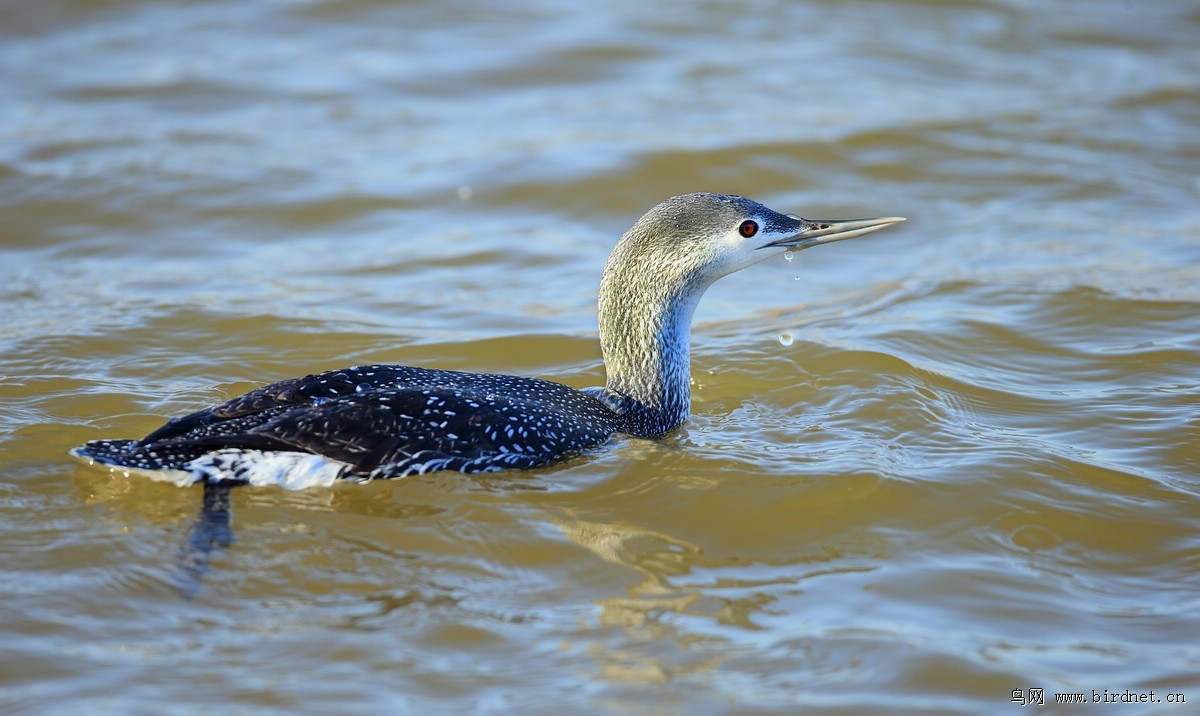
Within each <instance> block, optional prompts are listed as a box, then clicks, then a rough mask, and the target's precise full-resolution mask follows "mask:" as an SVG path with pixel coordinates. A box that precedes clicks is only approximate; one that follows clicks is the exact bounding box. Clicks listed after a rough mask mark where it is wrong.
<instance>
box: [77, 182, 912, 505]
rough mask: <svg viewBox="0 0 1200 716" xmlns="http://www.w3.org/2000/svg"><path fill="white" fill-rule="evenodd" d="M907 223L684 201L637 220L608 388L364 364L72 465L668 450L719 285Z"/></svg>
mask: <svg viewBox="0 0 1200 716" xmlns="http://www.w3.org/2000/svg"><path fill="white" fill-rule="evenodd" d="M900 221H904V219H903V218H901V217H885V218H876V219H853V220H812V219H802V218H800V217H797V216H792V215H787V214H782V213H779V212H777V211H774V210H772V209H768V208H767V207H765V206H763V205H762V204H759V203H758V202H755V201H751V200H750V199H746V198H743V197H740V196H735V195H730V194H709V193H698V194H687V195H684V196H677V197H674V198H672V199H668V200H667V201H664V202H663V203H661V204H659V205H658V206H655V207H654V208H652V209H650V211H648V212H647V213H646V214H645V215H644V216H642V217H641V218H640V219H638V221H637V222H636V223H635V224H634V225H633V227H632V228H630V229H629V231H627V232H626V233H625V235H624V236H622V237H621V239H620V241H618V242H617V245H616V247H615V248H614V249H613V251H612V254H611V255H610V256H609V258H608V262H607V263H606V264H605V267H604V273H603V275H602V277H601V280H600V295H599V323H600V347H601V352H602V354H603V357H604V366H605V372H606V376H607V381H606V384H605V385H604V386H603V387H593V388H585V389H583V390H577V389H575V388H571V387H568V386H566V385H563V384H560V383H555V382H552V381H547V380H541V379H537V378H526V377H519V376H510V375H495V374H486V373H469V372H463V371H454V370H436V369H431V368H416V367H409V366H393V365H368V366H355V367H352V368H347V369H344V370H336V371H329V372H325V373H318V374H315V375H308V376H304V377H303V378H293V379H291V380H284V381H282V382H279V383H273V384H271V385H267V386H264V387H261V388H258V389H256V390H252V391H250V392H249V393H246V394H244V395H242V396H240V397H237V398H233V399H232V400H229V401H228V402H225V403H222V404H221V405H218V406H216V407H213V408H208V409H206V410H201V411H199V412H196V413H192V414H191V415H187V416H184V417H179V418H174V419H172V420H170V421H169V422H168V423H167V424H166V425H164V426H162V427H161V428H159V429H158V430H155V431H154V432H152V433H150V434H149V435H147V436H146V437H144V438H142V439H140V440H93V441H91V442H88V443H87V444H86V445H84V446H82V447H78V448H75V449H74V450H72V454H74V455H75V456H77V457H80V458H82V459H84V460H87V461H89V462H93V463H100V464H102V465H105V466H108V467H109V468H110V469H112V470H113V471H116V472H123V473H125V474H130V473H140V474H146V475H148V476H150V477H153V478H155V479H162V480H168V481H172V482H176V483H178V484H181V485H186V484H192V483H195V482H198V481H202V480H204V481H207V482H209V483H215V482H228V483H231V484H240V483H250V484H283V485H285V486H288V487H293V488H299V487H307V486H312V485H329V484H332V483H333V482H335V481H337V480H339V479H357V480H371V479H376V478H397V477H404V476H407V475H413V474H421V473H426V472H430V471H434V470H458V471H461V472H490V471H493V470H500V469H504V468H532V467H537V466H539V465H544V464H546V463H549V462H551V461H554V460H557V459H559V458H562V457H564V456H567V455H572V454H576V453H578V452H580V451H582V450H586V449H588V448H592V447H596V446H598V445H601V444H603V443H605V442H607V441H608V440H609V439H610V438H612V437H613V436H614V435H616V434H624V435H630V436H634V437H641V438H660V437H662V436H663V435H665V434H666V433H668V432H669V431H671V430H672V429H674V428H676V427H678V426H680V425H681V424H682V423H683V422H684V421H685V420H687V417H688V411H689V408H690V404H691V376H690V357H689V341H690V336H691V323H692V315H693V313H694V312H695V310H696V304H697V303H698V302H699V300H700V297H701V296H702V295H703V294H704V291H705V290H706V289H707V288H708V287H709V286H711V285H712V284H713V282H714V281H716V280H717V279H719V278H721V277H722V276H726V275H728V274H731V273H733V272H735V271H739V270H741V269H743V268H746V267H747V266H750V265H752V264H755V263H758V262H759V261H762V260H763V259H765V258H768V257H770V256H776V255H779V254H782V253H784V252H788V251H798V250H800V249H805V248H809V247H811V246H816V245H818V244H826V243H830V242H833V241H841V240H843V239H849V238H853V237H855V236H861V235H863V234H866V233H869V232H872V231H876V230H878V229H882V228H884V227H886V226H890V225H891V224H895V223H897V222H900Z"/></svg>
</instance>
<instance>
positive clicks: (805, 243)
mask: <svg viewBox="0 0 1200 716" xmlns="http://www.w3.org/2000/svg"><path fill="white" fill-rule="evenodd" d="M795 218H797V219H799V217H795ZM904 220H905V218H904V217H903V216H884V217H881V218H878V219H800V222H801V225H802V226H801V229H800V231H799V232H797V233H796V234H795V235H794V236H790V237H788V238H786V239H779V240H778V241H772V242H771V243H769V244H767V246H783V247H785V248H789V249H794V250H799V249H807V248H809V247H810V246H816V245H818V244H831V243H833V242H834V241H842V240H844V239H853V238H854V237H856V236H862V235H863V234H869V233H871V232H872V231H879V230H880V229H882V228H884V227H887V226H891V225H892V224H898V223H900V222H901V221H904ZM764 248H766V247H764Z"/></svg>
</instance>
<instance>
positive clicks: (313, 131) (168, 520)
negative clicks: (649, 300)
mask: <svg viewBox="0 0 1200 716" xmlns="http://www.w3.org/2000/svg"><path fill="white" fill-rule="evenodd" d="M1197 37H1200V10H1197V8H1196V6H1195V5H1194V4H1192V3H1186V2H1155V3H1151V2H1145V1H1142V0H1129V1H1127V2H1116V1H1114V2H1098V3H1088V4H1087V6H1086V7H1084V4H1081V3H1058V4H1055V3H1043V2H1034V1H1032V0H977V1H972V2H965V1H961V0H951V1H944V2H939V1H935V0H907V1H903V2H867V1H863V2H799V3H790V2H770V1H765V0H764V1H763V2H753V1H751V2H736V3H703V4H693V3H662V4H654V3H622V2H617V3H604V4H598V5H596V6H591V7H583V6H578V5H572V4H567V3H554V2H534V3H524V4H521V5H519V6H518V5H514V6H510V7H506V8H504V9H497V8H494V7H492V6H491V5H489V4H486V3H470V2H448V3H447V2H413V3H404V4H399V3H397V4H392V3H385V2H369V1H366V0H344V1H337V0H308V1H301V0H291V1H289V0H275V1H264V2H256V3H232V2H179V3H139V2H121V1H120V0H115V1H111V2H92V1H88V0H74V1H70V0H58V1H51V2H37V3H33V2H26V3H7V4H4V5H0V84H2V85H3V93H2V94H3V97H2V98H0V311H2V312H3V318H0V396H2V397H0V405H2V406H3V409H2V410H0V426H2V429H0V441H2V444H3V452H2V453H0V515H2V517H0V554H3V561H2V563H0V624H2V626H0V630H2V632H0V711H3V712H5V713H10V712H18V713H79V712H80V711H81V710H82V709H87V710H88V711H89V712H91V713H164V712H169V713H192V712H195V713H212V712H213V711H214V710H216V711H219V712H225V711H242V712H287V713H292V712H313V713H317V712H319V713H328V712H335V711H336V712H338V713H367V712H370V713H378V712H400V711H405V710H411V711H424V712H429V711H432V710H437V711H448V712H481V713H515V712H531V713H564V712H585V713H606V712H607V713H684V712H686V713H726V712H728V713H735V712H740V713H745V712H755V713H769V712H777V713H794V712H797V711H801V710H804V711H811V712H831V713H832V712H838V713H866V712H878V711H900V712H910V713H932V712H941V713H952V712H961V713H992V712H1002V711H1006V710H1011V711H1013V712H1018V711H1020V712H1026V711H1029V710H1031V709H1033V710H1038V711H1042V710H1051V711H1055V710H1057V711H1062V712H1070V711H1072V707H1065V706H1059V707H1055V706H1054V701H1055V694H1081V695H1082V697H1083V698H1084V699H1085V700H1086V701H1088V702H1089V703H1090V702H1091V701H1092V700H1093V698H1098V699H1107V698H1110V697H1114V695H1116V696H1119V697H1125V695H1126V694H1132V695H1133V696H1139V695H1141V694H1149V692H1153V696H1152V697H1151V696H1147V697H1146V702H1145V703H1141V704H1138V705H1132V704H1122V705H1120V706H1118V707H1116V708H1119V709H1120V710H1121V712H1122V713H1137V712H1148V713H1163V712H1179V713H1189V712H1194V710H1195V709H1196V708H1197V704H1200V288H1198V286H1200V130H1198V128H1200V52H1197V40H1196V38H1197ZM698 190H710V191H727V192H735V193H740V194H744V195H747V196H750V197H753V198H756V199H759V200H762V201H764V202H766V203H768V204H769V205H771V206H773V207H775V208H777V209H780V210H783V211H789V212H795V213H799V214H802V215H808V216H817V217H823V216H861V215H891V214H899V215H904V216H908V217H909V219H910V221H909V223H907V224H905V225H903V226H902V227H898V228H894V229H890V230H888V231H887V232H884V233H881V234H878V235H874V236H871V237H869V238H864V239H859V240H855V241H852V242H848V243H843V244H838V245H836V246H832V247H825V248H821V249H818V250H815V251H808V252H804V253H802V254H799V255H797V256H796V258H795V260H794V261H792V262H786V261H784V260H782V259H779V260H775V261H772V262H770V263H767V264H763V265H759V266H755V267H753V268H751V269H748V270H746V271H744V272H742V273H741V274H738V275H735V276H732V277H730V278H728V279H725V280H724V281H722V282H721V283H720V284H718V285H717V286H716V287H715V288H714V289H713V290H712V291H710V292H709V294H708V296H707V297H706V298H705V300H704V301H703V302H702V303H701V306H700V310H699V312H698V314H697V328H696V331H695V336H694V345H693V377H694V382H695V399H694V400H695V402H694V406H693V408H694V412H695V416H694V418H693V420H692V421H691V422H690V423H689V424H688V425H687V427H686V428H685V429H683V430H682V431H680V432H679V433H678V434H677V435H674V436H672V437H670V438H668V439H666V440H663V441H661V442H658V443H654V442H647V441H638V440H621V441H616V442H614V443H612V444H611V445H608V446H606V447H605V448H603V449H601V450H599V451H596V452H595V453H593V454H589V455H586V456H582V457H579V458H576V459H572V460H570V461H567V462H565V463H562V464H559V465H556V466H553V467H551V468H547V469H542V470H537V471H532V472H525V473H512V474H502V475H491V476H487V477H483V478H480V477H471V476H463V475H458V474H448V473H439V474H433V475H427V476H424V477H420V478H413V479H408V480H403V481H396V482H384V483H375V484H370V485H365V486H364V485H354V484H351V485H339V486H336V487H335V488H333V489H328V490H308V491H301V492H288V491H285V490H282V489H267V488H245V489H239V490H235V491H234V492H233V493H232V498H231V499H232V503H231V511H232V515H233V518H232V524H231V527H232V538H233V542H232V543H231V544H229V545H228V546H227V547H221V546H219V545H218V546H217V547H216V548H214V549H212V550H211V552H210V553H208V554H207V556H206V557H205V558H206V559H207V560H208V565H207V571H206V572H205V573H204V574H203V576H202V577H201V578H200V580H199V582H198V583H197V584H195V585H193V586H194V590H193V593H191V594H181V593H180V590H179V589H178V586H179V584H180V579H181V574H182V573H186V571H187V569H188V562H187V560H188V559H192V558H194V557H195V554H194V550H192V551H189V550H190V549H191V548H189V546H188V545H189V544H194V543H195V540H196V539H197V533H201V536H203V533H204V530H205V529H210V530H211V529H214V527H213V526H212V525H208V526H207V527H206V525H205V522H204V520H203V519H199V517H200V508H201V501H202V500H201V498H202V495H201V490H200V488H194V489H179V488H176V487H173V486H170V485H162V484H155V483H151V482H148V481H143V480H138V479H126V478H121V477H114V476H111V475H109V474H108V473H106V472H103V471H100V470H96V469H89V468H87V467H85V466H82V465H78V464H76V463H75V462H74V461H73V460H72V459H70V458H69V457H68V456H67V455H66V451H67V449H68V448H70V447H72V446H74V445H77V444H79V443H82V442H83V441H85V440H87V439H90V438H95V437H101V436H108V437H132V436H137V435H140V434H143V433H145V432H147V431H148V430H151V429H153V428H155V427H157V426H158V425H159V424H161V422H162V421H164V420H165V419H166V418H168V417H170V416H173V415H178V414H181V413H184V412H187V411H191V410H194V409H197V408H199V407H202V406H204V405H207V404H210V403H212V402H214V401H218V400H221V399H222V398H225V397H227V396H230V395H232V394H235V393H238V392H240V391H244V390H246V389H248V388H251V387H253V386H255V385H258V384H260V383H263V382H266V381H270V380H276V379H281V378H285V377H289V376H292V375H298V374H303V373H307V372H312V371H316V370H321V369H327V368H336V367H342V366H346V365H351V364H354V363H363V362H367V361H387V362H396V363H409V364H416V365H428V366H439V367H448V368H465V369H470V370H478V371H494V372H511V373H519V374H524V375H537V376H544V377H550V378H554V379H558V380H562V381H564V382H567V383H570V384H572V385H576V386H586V385H594V384H597V383H600V382H602V379H603V378H602V376H603V372H602V367H601V365H600V363H599V350H598V347H597V345H596V337H595V307H594V301H595V288H596V285H597V283H598V280H599V273H600V268H601V266H602V264H603V261H604V258H605V256H606V255H607V252H608V250H609V249H610V248H611V246H612V244H613V243H614V242H615V241H616V238H617V237H618V236H619V235H620V233H621V232H622V231H623V230H624V229H625V228H626V227H627V226H628V225H629V224H630V223H631V222H632V221H633V220H634V219H636V218H637V217H638V216H639V215H640V214H641V213H642V212H643V211H644V210H645V209H646V208H648V207H649V206H651V205H653V204H654V203H657V202H658V201H659V200H661V199H663V198H666V197H667V196H670V195H672V194H677V193H682V192H687V191H698ZM217 527H219V525H218V526H217ZM1017 689H1019V690H1021V691H1020V694H1021V697H1022V699H1025V700H1026V701H1027V700H1028V699H1029V697H1030V694H1029V689H1044V692H1042V696H1043V699H1044V702H1045V703H1044V705H1043V706H1033V707H1030V706H1022V705H1021V703H1020V702H1014V700H1013V699H1014V690H1017ZM1034 697H1035V698H1036V694H1034ZM1181 700H1182V701H1183V703H1179V702H1180V701H1181ZM1073 708H1074V710H1075V711H1078V712H1080V713H1084V712H1086V713H1092V712H1093V711H1094V710H1095V708H1094V707H1092V706H1090V705H1089V706H1086V707H1079V706H1076V707H1073Z"/></svg>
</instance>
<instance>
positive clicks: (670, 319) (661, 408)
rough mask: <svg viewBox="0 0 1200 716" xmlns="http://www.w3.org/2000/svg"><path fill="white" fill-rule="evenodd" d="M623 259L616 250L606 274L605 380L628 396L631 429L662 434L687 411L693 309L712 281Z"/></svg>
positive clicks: (602, 324)
mask: <svg viewBox="0 0 1200 716" xmlns="http://www.w3.org/2000/svg"><path fill="white" fill-rule="evenodd" d="M623 259H624V257H622V256H620V255H618V252H614V255H613V256H612V257H610V259H609V262H608V265H607V266H606V267H605V270H604V276H603V278H602V279H601V282H600V300H599V304H600V312H599V315H600V348H601V350H602V351H603V354H604V366H605V370H606V372H607V376H608V378H607V386H606V387H607V388H608V390H609V391H613V392H616V393H618V394H619V397H620V398H621V399H622V400H621V402H622V403H623V407H624V417H625V420H626V424H627V430H628V432H629V433H630V434H633V435H637V436H639V437H659V436H661V435H663V434H664V433H666V432H667V431H669V430H671V429H673V428H676V427H678V426H679V425H681V424H682V423H683V422H684V421H685V420H687V417H688V411H689V409H690V407H691V393H692V391H691V361H690V352H689V343H690V340H691V327H692V314H693V313H695V310H696V304H697V303H698V302H699V300H700V296H701V295H702V294H703V293H704V289H706V288H707V287H708V286H707V284H700V282H697V281H695V280H694V278H693V277H689V276H686V275H683V276H675V275H672V272H671V268H672V267H670V266H667V267H663V266H661V265H659V266H647V263H645V262H637V261H625V260H623Z"/></svg>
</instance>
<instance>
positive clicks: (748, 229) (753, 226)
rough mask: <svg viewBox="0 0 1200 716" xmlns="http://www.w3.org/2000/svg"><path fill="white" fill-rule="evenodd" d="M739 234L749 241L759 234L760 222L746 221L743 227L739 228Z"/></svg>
mask: <svg viewBox="0 0 1200 716" xmlns="http://www.w3.org/2000/svg"><path fill="white" fill-rule="evenodd" d="M738 233H739V234H741V235H742V236H745V237H746V238H747V239H748V238H750V237H751V236H754V235H755V234H757V233H758V222H756V221H751V220H750V219H746V220H745V221H743V222H742V225H741V226H739V227H738Z"/></svg>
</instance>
